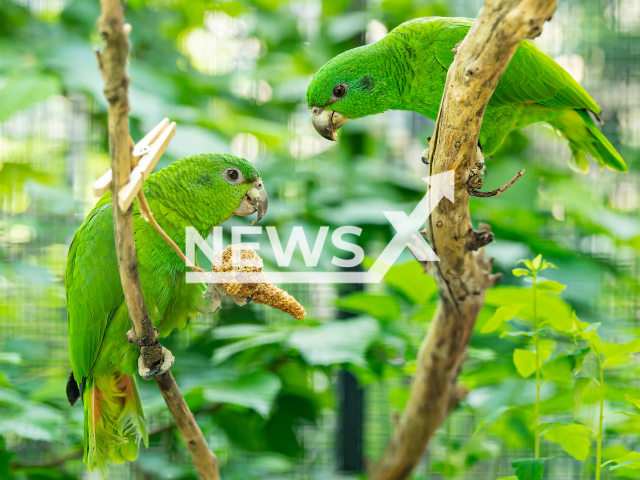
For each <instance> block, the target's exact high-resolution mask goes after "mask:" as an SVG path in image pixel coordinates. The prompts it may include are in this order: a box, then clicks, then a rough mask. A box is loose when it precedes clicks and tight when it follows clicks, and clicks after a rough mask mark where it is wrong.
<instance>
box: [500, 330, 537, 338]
mask: <svg viewBox="0 0 640 480" xmlns="http://www.w3.org/2000/svg"><path fill="white" fill-rule="evenodd" d="M536 333H540V330H538V331H537V332H527V331H524V330H517V331H515V332H502V333H501V334H500V338H504V337H522V336H525V337H533V336H534V335H535V334H536Z"/></svg>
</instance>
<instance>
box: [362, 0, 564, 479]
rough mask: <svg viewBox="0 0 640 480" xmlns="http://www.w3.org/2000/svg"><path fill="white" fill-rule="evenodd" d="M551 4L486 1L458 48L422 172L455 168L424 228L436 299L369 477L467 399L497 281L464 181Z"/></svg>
mask: <svg viewBox="0 0 640 480" xmlns="http://www.w3.org/2000/svg"><path fill="white" fill-rule="evenodd" d="M555 8H556V2H555V0H486V1H485V4H484V8H483V9H482V10H481V11H480V13H479V15H478V19H477V20H476V22H475V23H474V25H473V26H472V27H471V29H470V30H469V33H468V34H467V36H466V38H465V39H464V41H463V42H462V44H461V45H459V46H457V47H456V48H457V54H456V58H455V60H454V62H453V64H452V65H451V68H450V69H449V72H448V74H447V81H446V84H445V89H444V95H443V98H442V103H441V105H440V111H439V113H438V119H437V121H436V126H435V131H434V134H433V138H432V139H431V141H430V148H429V169H430V171H429V175H436V174H439V173H442V172H445V171H448V170H452V169H454V170H455V202H454V203H451V202H449V201H448V200H446V199H443V200H442V201H441V202H440V203H439V204H438V206H437V207H436V209H435V210H434V211H433V213H432V214H431V216H430V217H429V220H428V221H427V227H426V230H425V232H424V235H425V237H426V238H427V239H428V240H429V243H430V244H431V246H432V247H433V249H434V250H435V252H436V254H437V255H438V257H439V258H440V262H432V263H430V264H429V265H428V272H429V273H430V274H431V275H432V276H433V277H434V278H435V280H436V283H437V284H438V290H439V293H440V301H439V304H438V307H437V309H436V313H435V315H434V318H433V321H432V323H431V325H430V328H429V332H428V333H427V336H426V337H425V339H424V340H423V342H422V345H421V346H420V351H419V354H418V367H417V371H416V375H415V378H414V380H413V384H412V386H411V394H410V397H409V401H408V402H407V406H406V408H405V410H404V413H403V415H402V417H401V418H400V421H399V423H398V425H397V427H396V429H395V432H394V434H393V436H392V438H391V440H390V441H389V443H388V444H387V447H386V449H385V451H384V453H383V455H382V458H381V459H380V461H379V463H378V464H377V466H376V467H375V470H374V471H373V473H372V475H371V479H372V480H403V479H405V478H408V477H409V476H410V475H411V472H412V471H413V469H414V468H415V466H416V465H417V464H418V462H419V461H420V458H421V457H422V455H423V453H424V450H425V448H426V446H427V444H428V442H429V440H430V439H431V437H432V436H433V434H434V433H435V432H436V431H437V430H438V428H440V426H441V425H442V423H443V422H444V420H445V419H446V417H447V415H448V414H449V412H450V411H451V410H452V409H453V408H455V405H456V404H457V403H458V402H459V401H460V400H461V399H463V398H464V395H465V391H464V389H462V388H461V387H459V386H457V385H456V382H457V378H458V375H459V372H460V369H461V367H462V364H463V363H464V361H465V360H466V355H467V346H468V344H469V340H470V339H471V334H472V332H473V328H474V325H475V322H476V319H477V317H478V313H479V312H480V309H481V308H482V306H483V304H484V297H485V293H486V291H487V290H488V289H489V288H491V287H492V286H493V285H494V284H495V283H496V282H497V281H498V280H499V276H498V275H492V274H491V263H492V261H491V260H486V259H485V257H484V247H482V248H480V249H479V250H476V248H477V247H475V248H473V245H477V244H478V242H477V236H478V232H475V231H474V229H473V227H472V224H471V218H470V215H469V194H468V193H467V189H468V188H469V185H468V183H469V181H470V180H471V179H473V178H475V177H476V176H477V174H478V170H479V169H480V168H481V165H480V163H481V162H479V159H478V156H477V155H478V153H477V152H478V151H479V150H478V148H477V145H478V134H479V133H480V127H481V125H482V118H483V115H484V111H485V108H486V106H487V103H488V102H489V99H490V98H491V95H493V92H494V90H495V88H496V86H497V84H498V81H499V80H500V77H501V76H502V74H503V73H504V71H505V69H506V67H507V65H508V64H509V61H510V60H511V57H512V56H513V54H514V53H515V51H516V49H517V48H518V45H519V44H520V41H521V40H523V39H525V38H535V37H537V36H538V35H540V33H542V25H543V24H544V22H545V21H547V20H550V18H551V15H552V14H553V12H554V10H555ZM451 47H452V48H454V45H452V46H451ZM487 201H490V200H487Z"/></svg>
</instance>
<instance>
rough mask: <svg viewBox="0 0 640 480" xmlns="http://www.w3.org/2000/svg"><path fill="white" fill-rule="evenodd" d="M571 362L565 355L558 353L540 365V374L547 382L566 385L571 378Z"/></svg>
mask: <svg viewBox="0 0 640 480" xmlns="http://www.w3.org/2000/svg"><path fill="white" fill-rule="evenodd" d="M572 370H573V363H572V362H571V360H570V359H569V357H568V356H567V355H558V356H557V357H556V358H554V359H553V360H551V361H550V362H547V363H545V364H544V365H542V376H543V378H544V379H545V380H546V381H547V382H556V383H559V384H565V385H568V384H569V382H570V381H571V378H572V376H573V375H572V373H573V372H572Z"/></svg>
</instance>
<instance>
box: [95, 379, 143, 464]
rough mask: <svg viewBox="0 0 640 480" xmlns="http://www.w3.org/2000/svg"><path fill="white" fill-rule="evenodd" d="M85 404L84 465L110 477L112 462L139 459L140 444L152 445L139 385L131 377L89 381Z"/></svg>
mask: <svg viewBox="0 0 640 480" xmlns="http://www.w3.org/2000/svg"><path fill="white" fill-rule="evenodd" d="M82 401H83V403H84V463H85V464H86V466H87V469H88V470H89V471H90V472H91V471H93V470H94V469H96V468H98V469H99V470H100V472H101V473H102V476H103V477H104V476H106V474H107V471H108V468H107V466H108V464H109V462H115V463H123V462H130V461H133V460H135V459H136V458H138V452H139V447H140V441H141V440H142V441H144V444H145V447H146V446H147V445H148V443H149V437H148V434H147V424H146V421H145V418H144V413H143V411H142V404H141V403H140V395H139V394H138V386H137V384H136V380H135V378H134V377H133V376H131V375H120V374H116V375H111V376H98V377H89V378H87V382H86V386H85V390H84V393H83V397H82Z"/></svg>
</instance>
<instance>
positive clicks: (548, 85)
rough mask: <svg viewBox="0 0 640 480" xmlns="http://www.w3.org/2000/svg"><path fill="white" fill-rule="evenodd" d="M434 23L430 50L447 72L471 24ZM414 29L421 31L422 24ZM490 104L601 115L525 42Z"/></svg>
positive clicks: (580, 90) (448, 20)
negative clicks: (528, 105)
mask: <svg viewBox="0 0 640 480" xmlns="http://www.w3.org/2000/svg"><path fill="white" fill-rule="evenodd" d="M421 20H423V19H421ZM437 21H438V23H439V24H440V29H439V31H438V34H437V37H436V38H435V40H434V42H433V50H434V54H435V57H436V59H437V60H438V62H439V63H440V64H441V65H442V66H443V68H444V69H445V70H448V69H449V67H450V66H451V63H453V59H454V54H453V52H452V51H451V49H452V48H453V47H454V46H455V45H456V44H457V43H458V42H460V41H461V40H462V39H464V37H465V36H466V34H467V32H468V31H469V28H471V25H473V22H474V21H473V20H472V19H468V18H442V19H438V20H437ZM416 27H417V28H423V27H422V24H420V25H416ZM491 102H492V103H494V104H496V103H497V104H500V103H501V104H513V103H526V102H534V103H539V104H541V105H546V106H548V107H554V108H572V109H581V108H584V109H587V110H590V111H592V112H594V113H596V114H598V113H600V107H599V106H598V105H597V104H596V102H595V101H594V100H593V99H592V98H591V96H590V95H589V94H588V93H587V92H586V91H585V89H584V88H582V87H581V86H580V84H579V83H578V82H576V81H575V80H574V78H573V77H572V76H571V75H569V73H568V72H567V71H566V70H564V69H563V68H562V67H561V66H560V65H558V64H557V63H556V62H555V61H554V60H553V59H552V58H551V57H549V56H548V55H546V54H544V53H542V52H541V51H540V50H538V49H537V48H536V47H535V46H534V45H533V44H532V43H531V42H529V41H527V40H523V41H522V42H521V43H520V46H519V47H518V49H517V50H516V53H515V54H514V55H513V58H512V59H511V62H510V63H509V65H508V66H507V69H506V70H505V72H504V74H503V75H502V78H501V79H500V82H499V83H498V86H497V87H496V90H495V93H494V94H493V97H492V98H491Z"/></svg>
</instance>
